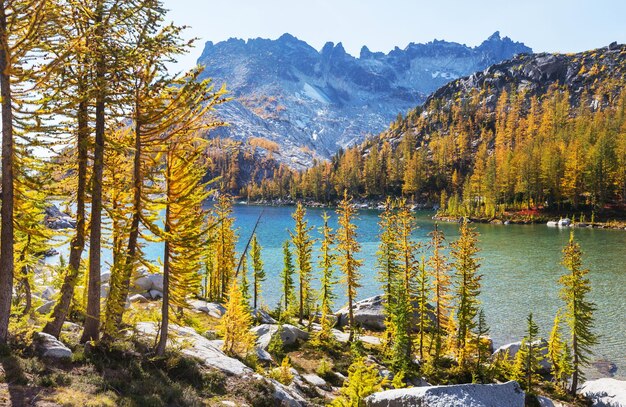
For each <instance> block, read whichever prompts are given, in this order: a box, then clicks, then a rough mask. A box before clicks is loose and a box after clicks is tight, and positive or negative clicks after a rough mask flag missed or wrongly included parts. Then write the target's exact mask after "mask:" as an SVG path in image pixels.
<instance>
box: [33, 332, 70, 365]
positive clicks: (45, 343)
mask: <svg viewBox="0 0 626 407" xmlns="http://www.w3.org/2000/svg"><path fill="white" fill-rule="evenodd" d="M34 343H35V349H36V350H37V352H38V353H39V354H40V355H41V357H43V358H51V359H71V358H72V351H71V350H70V348H68V347H67V346H65V345H64V344H63V342H61V341H60V340H58V339H57V338H55V337H54V336H52V335H49V334H46V333H43V332H37V333H35V339H34Z"/></svg>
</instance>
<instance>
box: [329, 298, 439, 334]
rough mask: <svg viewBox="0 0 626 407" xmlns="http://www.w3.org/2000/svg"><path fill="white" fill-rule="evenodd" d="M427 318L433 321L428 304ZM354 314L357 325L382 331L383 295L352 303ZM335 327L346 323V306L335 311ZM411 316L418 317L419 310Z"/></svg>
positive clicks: (433, 316)
mask: <svg viewBox="0 0 626 407" xmlns="http://www.w3.org/2000/svg"><path fill="white" fill-rule="evenodd" d="M417 306H418V304H417V302H415V303H414V304H413V307H414V309H417ZM428 308H429V312H428V318H429V319H430V321H431V322H433V323H434V322H435V315H434V314H433V312H432V307H431V306H430V305H429V306H428ZM352 312H353V314H354V321H355V322H356V324H357V325H359V326H361V327H363V328H365V329H369V330H372V331H384V330H385V297H384V296H383V295H376V296H374V297H370V298H366V299H364V300H361V301H357V302H356V303H354V305H353V307H352ZM335 315H336V316H337V327H338V328H341V327H343V326H346V325H348V307H347V306H346V307H344V308H342V309H340V310H339V311H337V313H336V314H335ZM413 318H414V319H418V318H419V312H418V311H415V312H414V313H413Z"/></svg>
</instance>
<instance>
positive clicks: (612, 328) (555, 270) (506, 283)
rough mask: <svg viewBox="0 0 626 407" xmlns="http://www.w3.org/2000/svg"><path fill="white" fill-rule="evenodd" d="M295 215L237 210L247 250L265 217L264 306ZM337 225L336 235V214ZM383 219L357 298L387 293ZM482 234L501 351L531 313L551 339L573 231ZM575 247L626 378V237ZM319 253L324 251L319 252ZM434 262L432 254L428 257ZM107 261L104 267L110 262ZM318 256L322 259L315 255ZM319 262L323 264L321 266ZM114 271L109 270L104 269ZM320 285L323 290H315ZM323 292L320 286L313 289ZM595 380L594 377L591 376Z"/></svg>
mask: <svg viewBox="0 0 626 407" xmlns="http://www.w3.org/2000/svg"><path fill="white" fill-rule="evenodd" d="M293 209H294V208H293V207H259V206H245V205H236V206H235V207H234V216H235V217H236V222H235V225H236V227H237V228H238V235H239V237H240V239H239V244H238V249H239V250H242V249H243V247H244V245H245V242H246V240H247V239H248V238H249V236H250V233H251V231H252V228H253V226H254V223H255V222H256V220H257V218H258V216H259V214H260V213H261V211H263V216H262V218H261V222H260V224H259V227H258V229H257V235H258V239H259V242H260V244H261V246H262V247H263V252H262V253H263V261H264V263H265V271H266V274H267V280H266V281H265V282H264V283H263V285H262V293H261V295H262V302H263V303H265V304H266V305H268V306H270V307H272V308H273V307H274V306H275V305H276V304H277V302H278V301H279V298H280V283H279V275H280V271H281V270H282V267H283V264H282V248H281V245H282V243H283V241H284V240H285V239H287V238H288V236H289V235H288V232H287V230H288V229H289V228H291V227H293V223H294V222H293V219H292V218H291V213H292V211H293ZM322 212H323V210H321V209H308V211H307V219H308V220H309V224H310V225H312V226H315V227H316V230H315V231H314V237H316V238H319V237H320V234H319V232H318V230H317V228H318V227H320V226H321V225H322V219H321V214H322ZM328 212H329V214H330V215H331V216H332V219H331V225H332V227H333V228H335V227H336V215H335V213H334V211H332V210H330V211H328ZM378 215H379V212H377V211H369V210H363V211H360V213H359V216H358V219H357V220H356V224H357V226H358V238H359V241H360V242H361V245H362V251H361V253H360V258H361V259H363V266H362V268H361V273H362V276H363V277H362V280H361V284H362V287H361V288H360V289H359V292H358V297H359V298H366V297H370V296H373V295H376V294H378V293H380V289H379V283H378V282H377V281H376V277H375V276H376V268H375V267H376V250H377V245H378V237H377V235H378ZM432 215H433V213H432V212H417V213H416V218H417V225H418V226H419V228H418V229H417V230H416V232H415V238H416V239H417V240H419V241H422V242H424V243H427V242H428V240H429V239H428V232H430V231H431V230H432V229H433V225H434V222H433V221H432V220H431V216H432ZM473 227H475V228H476V230H477V231H478V232H479V234H480V236H479V246H480V248H481V252H480V253H479V256H480V257H481V259H482V260H481V268H480V272H481V273H482V274H483V280H482V283H483V285H482V292H481V295H480V300H481V301H482V304H483V307H484V309H485V315H486V318H487V321H488V323H489V325H490V327H491V336H492V338H493V340H494V345H495V346H496V347H497V346H500V345H502V344H505V343H508V342H513V341H517V340H520V339H521V338H522V337H523V335H524V330H525V327H526V317H527V315H528V313H530V312H532V313H533V316H534V318H535V320H536V321H537V323H538V325H539V327H540V334H541V335H542V336H543V337H546V338H547V337H548V335H549V333H550V329H551V327H552V321H553V319H554V315H555V313H556V311H557V309H558V308H559V307H560V306H561V305H562V303H561V301H560V300H559V297H558V292H559V288H560V287H559V285H558V279H559V276H561V275H562V274H563V273H564V272H565V269H564V268H563V267H562V266H561V265H560V261H561V256H562V253H561V250H562V249H563V247H564V246H565V244H566V243H567V241H568V239H569V232H570V230H569V229H559V228H549V227H547V226H545V225H489V224H474V225H473ZM440 229H441V230H443V232H444V233H445V235H446V239H447V240H448V241H453V240H454V239H456V238H457V237H458V225H456V224H451V223H443V224H440ZM576 239H577V240H578V242H579V243H580V245H581V247H582V249H583V252H584V264H585V266H586V267H588V268H589V269H590V274H589V276H590V279H591V283H592V292H591V299H592V300H593V301H594V302H595V303H596V304H597V308H598V309H597V311H596V313H595V318H596V331H597V332H598V333H599V334H600V335H601V339H600V344H599V345H598V346H597V347H596V348H595V354H596V356H595V357H596V358H597V359H604V358H605V359H608V360H610V361H612V362H614V363H616V364H617V365H618V372H617V376H619V377H622V378H624V377H626V231H623V230H622V231H620V230H603V229H576ZM318 245H319V244H318ZM162 250H163V246H162V245H161V244H154V243H152V244H150V245H149V246H148V247H146V250H145V251H146V253H147V255H148V257H150V258H151V259H153V260H156V259H158V258H161V257H162ZM425 254H426V255H428V253H427V252H426V253H425ZM106 255H107V254H105V260H106ZM315 255H317V253H316V254H315ZM316 261H317V259H316ZM103 269H107V267H106V266H105V267H103ZM316 283H317V282H316ZM314 285H315V286H317V284H314ZM344 290H345V288H344V287H343V286H341V285H340V286H337V288H336V291H337V294H338V300H337V302H336V306H335V308H336V309H338V308H340V307H342V306H343V305H344V301H345V294H344ZM589 374H590V376H591V375H593V374H594V371H593V370H591V371H590V373H589Z"/></svg>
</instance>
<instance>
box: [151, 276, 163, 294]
mask: <svg viewBox="0 0 626 407" xmlns="http://www.w3.org/2000/svg"><path fill="white" fill-rule="evenodd" d="M148 279H149V280H150V281H151V282H152V289H153V290H157V291H161V292H163V274H150V275H149V276H148Z"/></svg>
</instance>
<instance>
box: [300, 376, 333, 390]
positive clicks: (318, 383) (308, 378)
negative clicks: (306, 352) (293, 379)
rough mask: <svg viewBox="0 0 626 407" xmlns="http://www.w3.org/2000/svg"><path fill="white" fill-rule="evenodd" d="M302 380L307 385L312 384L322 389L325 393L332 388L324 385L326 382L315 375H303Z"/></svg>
mask: <svg viewBox="0 0 626 407" xmlns="http://www.w3.org/2000/svg"><path fill="white" fill-rule="evenodd" d="M302 378H303V379H304V380H305V381H306V382H307V383H309V384H312V385H313V386H315V387H319V388H320V389H324V390H327V391H330V390H332V387H331V386H330V385H329V384H328V383H326V380H324V379H322V378H321V377H319V376H318V375H316V374H313V373H310V374H303V375H302Z"/></svg>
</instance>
